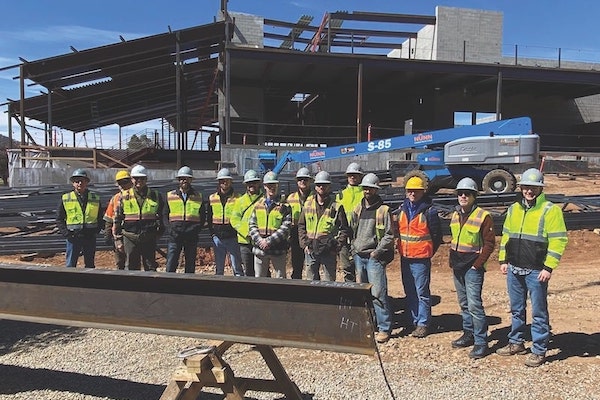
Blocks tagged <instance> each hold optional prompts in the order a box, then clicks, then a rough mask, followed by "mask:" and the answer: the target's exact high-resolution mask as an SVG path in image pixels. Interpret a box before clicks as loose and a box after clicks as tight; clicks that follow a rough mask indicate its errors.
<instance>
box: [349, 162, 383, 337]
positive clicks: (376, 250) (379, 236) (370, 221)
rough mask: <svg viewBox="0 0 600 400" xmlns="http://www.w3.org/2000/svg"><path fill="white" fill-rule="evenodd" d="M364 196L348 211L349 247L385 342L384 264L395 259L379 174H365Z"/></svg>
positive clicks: (358, 276) (378, 334) (357, 276)
mask: <svg viewBox="0 0 600 400" xmlns="http://www.w3.org/2000/svg"><path fill="white" fill-rule="evenodd" d="M360 187H361V188H362V190H363V192H364V196H363V199H362V200H361V202H360V204H359V205H357V206H356V207H355V208H354V209H353V210H352V212H350V213H349V214H350V227H351V228H352V231H353V232H354V238H353V240H352V251H353V253H354V265H355V267H356V278H357V280H358V281H359V282H361V283H370V284H371V285H372V286H371V294H372V295H373V308H374V309H375V318H376V321H375V322H376V324H377V333H375V340H376V341H377V342H378V343H385V342H387V341H388V340H389V339H390V333H391V331H392V312H391V310H390V304H389V299H388V289H387V288H388V285H387V276H386V272H385V268H386V266H387V265H388V264H389V263H390V262H391V261H392V260H393V259H394V230H393V229H394V228H393V224H392V217H391V215H390V208H389V207H388V206H387V205H385V204H383V200H382V199H381V197H380V196H379V194H378V192H379V189H380V187H379V178H378V177H377V175H375V174H372V173H369V174H366V175H365V176H364V177H363V179H362V182H361V184H360Z"/></svg>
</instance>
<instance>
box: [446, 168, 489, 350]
mask: <svg viewBox="0 0 600 400" xmlns="http://www.w3.org/2000/svg"><path fill="white" fill-rule="evenodd" d="M478 193H479V190H478V187H477V183H476V182H475V181H474V180H473V179H471V178H463V179H461V180H460V181H459V182H458V185H456V195H457V196H458V206H457V207H456V210H455V211H454V213H453V214H452V219H451V221H450V230H451V232H452V242H451V244H450V256H449V262H450V268H452V272H453V274H454V287H455V288H456V296H457V297H458V305H459V306H460V311H461V316H462V328H463V334H462V336H461V337H459V338H458V339H456V340H453V341H452V347H454V348H461V347H469V346H473V349H472V350H471V352H470V353H469V357H470V358H473V359H478V358H483V357H485V356H486V355H487V354H488V352H489V348H488V338H487V330H488V324H487V319H486V316H485V310H484V308H483V300H482V298H481V292H482V289H483V280H484V274H485V270H486V262H487V260H488V258H489V257H490V255H491V254H492V252H493V251H494V247H495V245H496V236H495V234H494V221H493V220H492V216H491V215H490V213H489V212H487V211H485V210H484V209H482V208H480V207H478V206H477V194H478Z"/></svg>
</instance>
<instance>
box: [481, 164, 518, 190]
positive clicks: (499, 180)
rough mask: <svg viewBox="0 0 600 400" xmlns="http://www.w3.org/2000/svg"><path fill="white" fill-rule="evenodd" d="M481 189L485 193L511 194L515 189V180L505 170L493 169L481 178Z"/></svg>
mask: <svg viewBox="0 0 600 400" xmlns="http://www.w3.org/2000/svg"><path fill="white" fill-rule="evenodd" d="M481 188H482V189H483V191H484V192H485V193H491V194H502V193H511V192H514V191H515V189H516V188H517V179H516V178H515V176H514V175H513V174H511V173H510V172H509V171H507V170H505V169H502V168H498V169H493V170H491V171H490V172H488V173H487V174H486V175H485V176H484V177H483V180H482V181H481Z"/></svg>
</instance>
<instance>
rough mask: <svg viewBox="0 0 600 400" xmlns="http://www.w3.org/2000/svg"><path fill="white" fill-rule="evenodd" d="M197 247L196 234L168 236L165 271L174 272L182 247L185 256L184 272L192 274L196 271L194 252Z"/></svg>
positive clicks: (195, 252)
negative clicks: (176, 236) (179, 236)
mask: <svg viewBox="0 0 600 400" xmlns="http://www.w3.org/2000/svg"><path fill="white" fill-rule="evenodd" d="M197 248H198V235H196V234H189V235H188V237H185V238H183V239H173V238H169V242H168V243H167V272H176V271H177V265H179V256H180V255H181V250H182V249H183V256H184V257H185V272H186V273H187V274H193V273H194V272H196V254H197Z"/></svg>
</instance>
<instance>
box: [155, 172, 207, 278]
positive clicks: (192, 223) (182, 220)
mask: <svg viewBox="0 0 600 400" xmlns="http://www.w3.org/2000/svg"><path fill="white" fill-rule="evenodd" d="M176 178H177V181H178V182H179V188H177V189H175V190H171V191H170V192H169V193H167V201H166V202H165V210H164V217H165V218H164V219H165V221H166V222H167V223H168V224H169V235H168V242H167V272H176V271H177V265H178V264H179V256H180V255H181V250H183V254H184V256H185V273H186V274H193V273H194V272H196V255H197V247H198V233H200V229H202V226H203V225H204V222H205V220H206V215H205V209H204V203H203V202H202V193H200V192H197V191H196V190H195V189H194V188H193V187H192V180H193V179H194V175H193V171H192V169H191V168H190V167H187V166H183V167H181V168H180V169H179V171H177V177H176Z"/></svg>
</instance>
